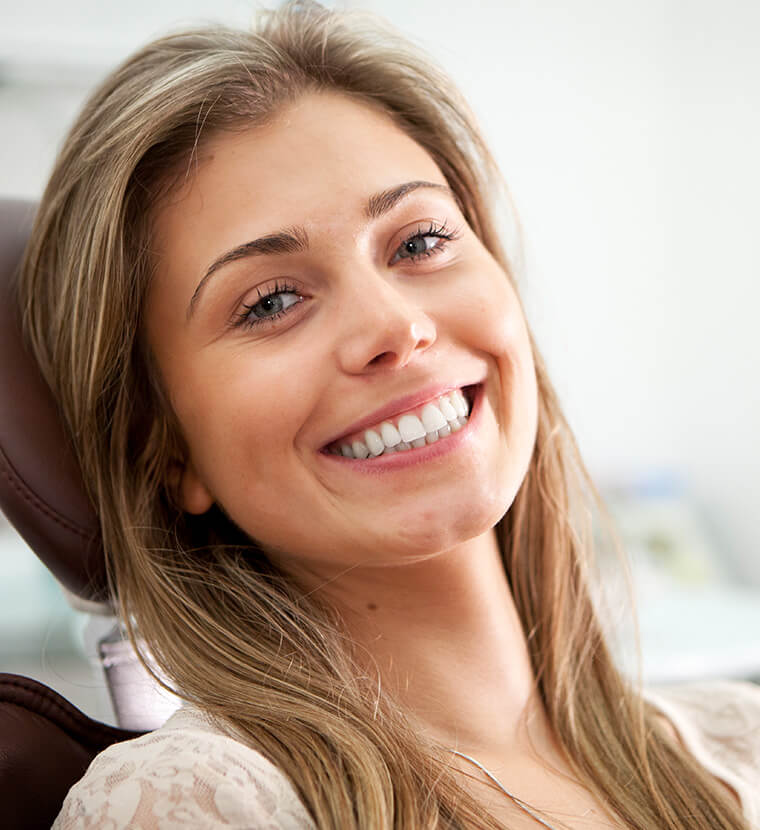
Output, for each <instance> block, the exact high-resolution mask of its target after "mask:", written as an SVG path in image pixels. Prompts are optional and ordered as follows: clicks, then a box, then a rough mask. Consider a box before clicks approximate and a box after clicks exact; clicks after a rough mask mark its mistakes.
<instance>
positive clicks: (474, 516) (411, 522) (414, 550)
mask: <svg viewBox="0 0 760 830" xmlns="http://www.w3.org/2000/svg"><path fill="white" fill-rule="evenodd" d="M510 492H511V491H510ZM478 495H479V496H480V498H478V497H476V496H474V495H471V496H470V498H468V499H466V500H461V501H459V502H458V503H457V504H454V505H451V504H446V505H441V504H437V505H435V506H421V507H420V508H419V509H417V510H415V511H413V512H412V513H408V514H407V513H404V512H399V513H398V514H396V515H395V516H389V517H388V521H387V523H385V525H384V536H385V537H386V539H387V541H386V542H385V545H384V546H385V548H386V549H387V550H397V551H399V552H402V551H403V556H404V557H406V556H413V557H428V556H434V555H436V554H439V553H442V552H443V551H447V550H452V549H453V548H456V547H458V546H459V545H462V544H464V543H466V542H468V541H470V540H471V539H475V538H477V537H479V536H482V535H483V534H484V533H487V532H488V531H490V530H492V529H493V528H494V527H495V525H496V524H497V523H498V522H499V521H500V520H501V518H502V517H503V516H504V514H505V513H506V512H507V510H508V509H509V507H510V504H511V500H509V499H508V498H507V495H508V493H507V488H503V489H502V490H501V491H500V492H499V493H498V494H497V493H494V492H493V491H492V492H490V494H487V493H479V494H478ZM389 531H391V533H390V538H388V536H389Z"/></svg>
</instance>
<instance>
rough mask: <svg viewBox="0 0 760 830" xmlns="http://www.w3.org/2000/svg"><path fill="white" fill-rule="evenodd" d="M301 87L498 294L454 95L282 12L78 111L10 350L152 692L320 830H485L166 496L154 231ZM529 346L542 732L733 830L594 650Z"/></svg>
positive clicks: (714, 787) (487, 167) (290, 614)
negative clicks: (375, 155) (199, 178)
mask: <svg viewBox="0 0 760 830" xmlns="http://www.w3.org/2000/svg"><path fill="white" fill-rule="evenodd" d="M313 89H332V90H336V91H339V92H342V93H344V94H346V95H350V96H355V97H356V98H357V99H359V100H362V101H364V102H371V103H372V104H373V105H374V106H377V107H380V108H381V109H382V110H384V111H385V112H387V113H388V114H389V115H390V116H391V117H392V118H393V119H394V120H395V122H396V124H397V125H398V126H399V127H400V128H401V129H402V130H404V131H405V132H406V133H408V134H409V135H410V136H411V137H412V138H414V139H415V141H417V142H418V143H419V144H420V145H421V146H422V147H423V148H424V149H425V150H427V151H428V153H429V154H430V155H431V156H432V158H433V159H434V161H435V162H436V163H437V164H438V166H439V167H440V169H441V171H442V172H443V173H444V175H445V177H446V179H447V181H448V182H449V184H450V186H451V187H452V189H453V190H454V192H455V193H456V196H457V198H458V199H459V201H460V203H461V205H462V209H463V212H464V214H465V217H466V219H467V221H468V222H469V223H470V225H471V226H472V228H473V229H474V231H475V232H476V233H477V234H478V236H479V237H480V239H481V240H482V241H483V243H484V244H485V246H486V247H487V248H488V249H489V251H490V252H491V253H492V254H493V256H494V257H495V258H496V259H497V260H498V261H499V262H500V263H501V264H502V266H503V267H504V270H505V273H506V274H507V278H509V279H512V280H513V279H514V278H513V275H512V271H511V268H510V263H509V261H508V259H507V256H506V252H505V251H504V250H502V245H501V242H500V233H499V231H498V229H497V227H496V218H495V217H496V215H497V207H498V205H499V204H500V203H501V202H500V199H502V196H501V194H500V192H498V191H497V190H496V189H495V188H496V187H497V183H498V182H500V178H499V174H498V172H497V170H496V165H495V163H494V161H493V159H492V158H491V156H490V154H489V152H488V150H487V148H486V146H485V145H484V142H483V140H482V138H481V137H480V134H479V133H478V131H477V129H476V128H475V126H474V123H475V121H474V119H473V117H472V115H471V113H470V112H469V110H468V108H467V106H466V104H465V102H464V101H463V99H462V98H461V96H460V95H459V94H458V93H457V92H456V91H455V90H454V89H453V88H452V86H451V83H450V81H449V80H448V79H447V78H446V77H445V76H444V75H442V74H441V72H440V71H439V70H438V69H437V68H436V67H435V66H434V65H432V64H431V63H430V62H428V61H427V60H426V59H425V58H423V57H422V56H421V55H420V54H419V53H418V52H417V51H416V50H415V49H413V48H411V47H410V46H409V44H408V43H407V42H406V41H404V40H403V39H401V38H400V37H399V36H398V35H396V34H395V33H394V32H393V31H392V30H390V29H389V28H388V27H386V26H384V25H383V24H381V23H380V22H378V21H377V20H375V19H373V18H370V17H368V16H366V15H361V14H356V13H341V14H338V13H334V12H328V11H326V10H324V9H322V8H321V7H319V6H317V5H316V4H314V3H308V2H295V3H289V4H286V5H285V6H284V7H282V8H281V9H279V10H278V11H275V12H268V13H265V14H263V15H262V16H261V18H260V20H259V21H258V24H257V26H256V28H255V31H253V32H252V33H244V32H234V31H231V30H228V29H224V28H210V29H204V30H198V31H193V32H186V33H181V34H176V35H172V36H169V37H166V38H163V39H161V40H159V41H156V42H155V43H153V44H150V45H149V46H147V47H145V48H144V49H143V50H141V51H140V52H139V53H137V54H136V55H134V56H133V57H132V58H130V59H129V60H128V61H127V62H126V63H125V64H124V65H122V66H121V67H120V68H119V69H117V70H116V71H115V72H114V73H113V74H112V75H111V76H110V77H109V78H108V79H107V80H106V81H105V82H104V83H103V84H102V85H101V87H100V88H99V89H98V90H97V91H96V92H95V93H94V94H93V96H92V98H91V99H90V101H89V102H88V104H87V106H86V107H85V109H84V111H83V112H82V114H81V116H80V117H79V119H78V121H77V122H76V123H75V125H74V126H73V128H72V130H71V133H70V135H69V137H68V139H67V140H66V142H65V144H64V147H63V150H62V152H61V155H60V157H59V159H58V161H57V163H56V166H55V169H54V171H53V174H52V176H51V179H50V183H49V185H48V188H47V190H46V192H45V194H44V197H43V199H42V202H41V204H40V208H39V212H38V215H37V219H36V224H35V228H34V231H33V234H32V240H31V243H30V245H29V248H28V250H27V253H26V257H25V262H24V267H23V270H22V274H21V279H20V285H19V289H20V297H21V304H22V311H23V315H24V323H25V331H26V334H27V338H28V341H29V344H30V347H31V349H32V350H33V352H34V354H35V356H36V359H37V361H38V362H39V364H40V366H41V368H42V371H43V373H44V375H45V377H46V380H47V382H48V383H49V385H50V387H51V389H52V390H53V392H54V394H55V396H56V398H57V400H58V401H59V402H60V405H61V410H62V413H63V416H64V419H65V421H66V424H67V427H68V429H69V431H70V434H71V436H72V441H73V444H74V446H75V449H76V452H77V455H78V458H79V460H80V463H81V466H82V470H83V474H84V478H85V481H86V483H87V485H88V488H89V492H90V496H91V498H92V501H93V503H94V504H95V505H96V508H97V511H98V515H99V516H100V520H101V526H102V531H103V538H104V543H105V549H106V551H107V564H108V570H109V575H110V577H109V578H110V581H111V591H112V595H113V598H114V602H115V604H116V605H117V606H118V610H119V614H120V617H121V618H122V620H123V621H124V623H125V625H126V627H127V630H128V632H129V635H130V638H131V639H132V640H133V642H134V644H135V647H136V648H137V649H138V651H141V650H145V652H146V654H147V653H148V652H149V653H150V655H151V657H152V659H154V660H155V661H156V663H157V665H158V667H159V669H160V672H161V675H162V678H163V679H162V680H161V682H163V683H167V684H169V685H170V687H171V688H172V690H173V691H174V692H175V693H177V694H179V695H180V696H181V697H183V698H184V699H186V700H188V701H191V702H193V703H195V704H197V705H198V706H200V707H202V708H203V709H204V710H205V711H207V712H208V713H209V714H210V715H211V716H213V717H214V718H215V719H216V720H217V721H218V723H219V724H220V726H222V727H223V728H225V729H227V730H231V731H232V732H233V733H234V734H235V735H236V736H237V737H238V738H239V739H240V740H242V741H244V742H246V743H248V744H249V745H251V746H253V747H254V748H256V749H258V750H259V751H261V752H262V753H263V754H264V755H265V756H266V757H267V758H269V759H270V760H271V761H272V762H273V763H274V764H275V765H276V766H277V767H279V768H280V769H281V770H282V771H283V772H284V773H285V774H286V775H287V776H288V777H289V778H290V780H291V781H292V783H293V785H294V787H295V788H296V791H297V792H298V794H299V796H300V798H301V800H302V801H303V803H304V805H305V806H306V808H307V810H308V811H309V813H310V814H311V816H312V817H313V819H314V821H315V822H316V824H317V826H318V827H324V828H341V830H343V828H357V830H358V829H359V828H362V829H364V830H369V829H370V828H371V829H372V830H376V828H398V829H399V830H400V828H410V827H415V828H416V827H420V828H436V827H451V828H455V827H460V828H464V827H482V828H498V827H500V826H501V825H500V824H499V823H498V822H497V821H496V820H495V819H493V818H491V817H490V816H488V815H487V814H484V813H483V811H482V809H481V808H480V807H479V805H478V804H477V803H476V801H475V800H474V799H473V798H472V796H471V795H469V793H468V792H467V791H466V790H465V789H464V788H463V787H462V786H460V784H459V783H458V781H457V778H456V777H455V775H454V773H453V768H452V767H451V759H450V758H446V757H444V756H442V755H441V754H439V753H437V752H436V751H435V749H434V748H433V747H430V746H427V745H425V744H423V743H422V742H421V741H420V740H419V739H418V737H417V736H416V735H415V734H414V732H413V730H412V729H411V727H410V725H409V722H408V721H407V718H406V717H405V714H404V712H403V711H402V710H401V708H400V707H399V706H397V705H396V704H395V703H394V702H393V700H391V699H390V698H389V697H388V696H387V695H386V694H384V693H383V692H382V690H380V689H379V688H378V685H377V680H376V678H374V677H372V676H369V675H367V673H366V672H365V671H364V670H363V669H361V668H360V666H359V663H358V662H357V660H356V659H355V658H354V656H353V653H352V644H351V643H350V641H349V640H348V638H347V635H346V633H345V631H344V630H343V627H342V624H341V621H340V618H339V616H338V615H337V614H336V612H335V611H334V610H333V609H331V608H329V607H326V606H324V605H322V604H320V603H319V602H318V601H317V600H316V599H315V598H314V597H313V596H306V597H305V596H303V595H301V594H300V593H299V592H298V591H297V590H296V589H295V587H294V586H293V585H292V584H291V583H290V582H289V580H287V579H286V578H285V577H284V575H283V574H282V573H280V572H279V571H278V569H277V568H276V567H275V566H274V565H273V564H272V563H271V562H270V561H269V560H268V558H267V557H266V555H265V554H264V552H263V551H261V550H258V549H257V548H256V547H255V545H253V544H252V543H251V541H250V540H249V539H247V538H246V537H245V536H244V535H243V534H242V532H241V531H240V530H239V529H238V528H236V527H235V526H234V525H233V524H232V522H231V521H230V520H229V519H228V518H227V517H226V516H225V515H224V513H223V512H222V511H221V510H220V509H218V508H212V511H211V512H210V514H209V515H207V516H204V517H202V518H201V519H199V518H197V517H192V516H189V515H185V514H182V513H181V511H179V510H178V508H177V506H176V500H175V498H174V495H173V493H172V490H171V487H170V486H168V483H167V482H168V481H169V478H170V474H169V471H170V469H171V465H172V464H173V463H175V462H176V460H177V459H178V458H182V457H183V455H184V454H185V452H186V448H185V447H184V444H183V439H182V436H181V433H180V430H179V427H178V424H177V423H176V419H175V418H174V416H173V414H172V412H171V407H170V406H169V403H168V401H167V399H166V396H165V395H164V393H163V391H162V387H161V382H160V378H159V376H158V371H157V369H156V367H155V366H153V365H152V361H151V356H150V353H149V350H148V349H147V346H146V344H145V342H144V340H143V338H142V336H141V331H142V308H143V303H144V299H145V295H146V291H147V289H148V285H149V284H150V279H151V275H152V269H153V267H154V264H153V258H152V250H151V222H150V218H151V215H152V212H153V210H154V209H155V206H156V204H157V203H158V202H159V200H160V199H161V198H162V196H164V195H165V194H166V193H167V192H168V191H170V190H171V189H172V187H173V186H174V184H175V183H176V182H177V181H181V180H182V179H183V177H186V176H188V175H190V174H191V171H192V165H193V164H194V161H195V159H196V158H197V150H198V147H199V145H200V143H201V142H202V141H203V140H204V137H205V136H207V135H211V134H214V133H215V132H218V131H221V130H235V129H240V128H242V127H245V126H250V125H253V124H261V123H265V122H266V120H267V119H269V118H271V117H272V116H273V114H275V113H276V112H277V110H278V109H279V108H281V107H282V106H284V105H285V104H286V103H288V102H290V101H293V100H295V99H296V98H297V97H298V96H299V95H302V94H304V92H306V91H309V90H313ZM489 199H490V200H489ZM531 345H532V348H533V354H534V362H535V367H536V377H537V382H538V392H539V423H538V433H537V438H536V446H535V450H534V454H533V458H532V460H531V463H530V467H529V470H528V472H527V475H526V477H525V480H524V481H523V483H522V486H521V487H520V490H519V492H518V494H517V496H516V498H515V501H514V503H513V505H512V506H511V508H510V510H509V511H508V513H507V514H506V515H505V516H504V518H503V519H502V520H501V522H500V523H499V525H498V528H497V529H498V538H499V543H500V546H501V551H502V556H503V561H504V566H505V570H506V573H507V576H508V578H509V581H510V586H511V589H512V592H513V595H514V598H515V602H516V606H517V609H518V612H519V615H520V618H521V621H522V625H523V628H524V631H525V633H526V636H527V640H528V646H529V650H530V654H531V658H532V661H533V666H534V669H535V672H536V677H537V682H538V689H539V692H540V695H541V698H542V700H543V703H544V705H545V707H546V711H547V713H548V717H549V720H550V723H551V725H552V727H553V729H554V730H555V732H556V734H557V736H558V738H559V740H560V743H561V745H562V747H563V748H564V750H565V752H566V754H567V757H568V759H569V760H570V762H571V764H572V766H573V767H574V769H575V771H576V773H577V774H578V776H579V777H580V779H581V780H582V781H584V782H585V783H586V784H587V785H588V786H589V787H590V788H592V789H593V790H594V791H595V792H597V793H599V794H600V795H601V796H602V797H603V799H604V800H605V802H606V803H607V804H608V805H609V806H610V808H611V809H612V810H614V812H615V813H616V814H617V815H619V816H620V817H621V819H622V821H623V822H624V823H625V825H626V826H629V827H631V828H637V830H651V828H652V827H659V828H668V830H687V828H688V830H715V828H722V829H723V830H729V829H730V830H738V828H743V827H745V822H744V820H743V819H742V816H741V813H740V810H739V808H738V806H737V805H736V804H735V803H734V802H733V801H732V800H731V799H730V798H729V797H728V796H727V795H726V793H725V792H724V791H723V789H722V788H721V787H720V785H719V784H717V783H716V782H715V781H714V780H713V779H712V778H711V777H710V776H709V775H708V774H707V773H706V772H705V771H704V770H703V769H702V768H701V767H700V765H699V764H698V763H697V762H696V761H695V760H694V759H693V758H692V757H691V756H690V755H689V754H688V753H687V752H686V751H685V750H684V749H683V748H682V747H681V746H680V745H679V744H678V743H677V742H675V741H673V740H672V739H671V738H670V737H669V736H668V735H667V733H666V732H665V731H664V730H663V729H662V728H661V727H660V725H659V723H658V720H657V718H656V716H655V712H654V711H652V710H651V709H650V707H648V706H647V705H646V704H645V703H644V702H643V700H642V697H641V695H640V694H639V692H638V691H637V690H636V689H635V688H634V687H633V686H632V685H631V684H630V683H629V682H628V681H627V680H626V679H625V678H624V677H623V676H622V675H621V674H620V672H619V671H618V669H617V667H616V665H615V662H614V660H613V657H612V655H611V654H610V652H609V649H608V647H607V644H606V639H605V635H604V632H603V630H602V627H601V625H600V622H599V619H598V615H597V613H596V611H595V609H594V606H593V603H592V600H591V596H590V591H589V585H588V582H589V573H590V571H591V568H592V562H593V541H592V534H591V529H590V523H591V520H592V519H591V517H592V510H596V511H597V512H599V513H600V514H605V510H604V505H603V502H602V499H601V498H600V496H599V494H598V492H597V491H596V488H595V487H594V485H593V483H592V481H591V479H590V477H589V476H588V473H587V472H586V469H585V467H584V465H583V462H582V460H581V457H580V453H579V451H578V448H577V446H576V444H575V441H574V439H573V436H572V433H571V430H570V428H569V426H568V424H567V422H566V420H565V418H564V416H563V414H562V411H561V407H560V404H559V401H558V399H557V396H556V394H555V392H554V389H553V387H552V385H551V383H550V380H549V378H548V373H547V370H546V367H545V364H544V362H543V360H542V359H541V356H540V354H539V351H538V348H537V346H536V343H535V341H534V339H533V337H532V336H531ZM146 390H148V391H147V394H145V393H146ZM140 393H143V394H140ZM138 402H140V403H138ZM210 676H214V677H215V678H217V680H216V682H215V683H214V684H213V685H212V686H210V685H209V684H208V683H207V682H205V681H204V679H205V678H208V677H210ZM167 678H168V680H167ZM231 701H234V703H231Z"/></svg>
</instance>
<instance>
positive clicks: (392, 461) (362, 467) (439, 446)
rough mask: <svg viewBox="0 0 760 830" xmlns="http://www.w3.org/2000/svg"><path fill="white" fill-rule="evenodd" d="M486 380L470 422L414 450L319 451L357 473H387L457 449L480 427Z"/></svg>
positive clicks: (477, 390) (476, 395)
mask: <svg viewBox="0 0 760 830" xmlns="http://www.w3.org/2000/svg"><path fill="white" fill-rule="evenodd" d="M483 388H484V386H483V384H482V383H481V384H479V385H478V386H477V388H476V389H475V398H474V400H473V402H472V406H471V407H470V414H469V416H468V418H467V423H466V424H465V425H464V426H463V427H462V428H461V429H459V430H457V431H456V432H452V433H451V435H448V436H446V438H439V439H438V440H437V441H436V442H435V443H433V444H425V446H424V447H414V448H413V449H411V450H402V451H400V452H392V453H389V454H388V455H385V454H383V455H378V456H376V457H375V458H346V457H345V456H344V455H333V454H332V453H327V452H320V453H319V455H321V456H323V457H324V459H325V460H326V461H327V462H328V463H332V464H340V465H341V466H342V467H345V468H346V469H351V470H356V472H358V473H372V472H377V473H385V472H390V471H392V470H401V469H404V468H405V467H416V466H417V465H419V464H425V463H426V462H429V461H433V460H435V459H436V458H441V457H443V456H445V455H448V454H449V453H450V452H454V451H455V450H457V449H459V448H460V447H462V446H464V445H465V444H468V443H469V442H470V441H471V440H472V437H473V435H474V434H475V430H477V428H478V425H479V423H480V418H481V414H480V413H481V410H482V408H483V406H482V401H483Z"/></svg>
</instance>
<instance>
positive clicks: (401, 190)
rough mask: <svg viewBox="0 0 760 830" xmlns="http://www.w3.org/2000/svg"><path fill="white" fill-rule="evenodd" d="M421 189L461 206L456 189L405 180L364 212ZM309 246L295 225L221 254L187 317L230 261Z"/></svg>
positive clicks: (383, 208)
mask: <svg viewBox="0 0 760 830" xmlns="http://www.w3.org/2000/svg"><path fill="white" fill-rule="evenodd" d="M421 188H430V189H434V190H438V191H441V192H443V193H446V194H447V195H448V196H450V197H451V198H452V199H453V200H454V202H456V204H457V205H458V204H459V200H458V199H457V197H456V194H455V193H454V191H453V190H452V189H451V188H450V187H448V186H447V185H445V184H437V183H436V182H426V181H413V182H404V183H403V184H399V185H396V187H390V188H388V189H387V190H383V191H381V192H380V193H375V194H374V195H372V196H370V197H369V199H368V200H367V204H366V206H365V208H364V215H365V216H366V217H367V218H368V219H371V220H375V219H379V218H380V217H381V216H383V215H384V214H386V213H388V212H389V211H391V210H393V208H394V207H395V206H396V205H397V204H398V203H399V202H400V201H401V200H402V199H403V198H404V197H405V196H408V195H409V194H410V193H413V192H414V191H415V190H420V189H421ZM308 247H309V237H308V234H307V233H306V230H305V229H304V228H302V227H299V226H293V227H290V228H285V229H284V230H281V231H276V232H275V233H268V234H266V236H260V237H258V239H252V240H251V241H250V242H244V243H243V244H242V245H237V246H236V247H234V248H232V249H230V250H229V251H226V252H225V253H223V254H222V255H221V256H219V257H217V258H216V259H215V260H214V261H213V262H212V263H211V265H209V267H208V268H207V269H206V273H205V274H204V275H203V277H202V278H201V281H200V282H199V283H198V286H197V287H196V289H195V291H194V292H193V296H192V297H191V298H190V305H188V307H187V319H188V320H189V319H190V317H191V316H192V314H193V311H194V310H195V306H196V304H197V302H198V298H199V296H200V294H201V291H202V290H203V288H204V286H205V285H206V283H207V282H208V281H209V279H210V278H211V277H212V276H213V274H214V273H216V272H217V271H218V270H219V269H220V268H223V267H224V266H225V265H228V264H229V263H230V262H236V261H237V260H239V259H247V258H248V257H254V256H272V255H282V254H295V253H300V252H301V251H305V250H307V249H308Z"/></svg>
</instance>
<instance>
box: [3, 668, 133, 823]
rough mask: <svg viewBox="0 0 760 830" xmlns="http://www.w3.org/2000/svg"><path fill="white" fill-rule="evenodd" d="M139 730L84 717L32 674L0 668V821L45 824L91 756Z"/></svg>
mask: <svg viewBox="0 0 760 830" xmlns="http://www.w3.org/2000/svg"><path fill="white" fill-rule="evenodd" d="M140 734H143V733H141V732H132V731H128V730H126V729H117V728H116V727H114V726H107V725H106V724H103V723H99V722H98V721H94V720H92V719H90V718H88V717H87V716H86V715H84V714H83V713H82V712H80V711H79V709H77V708H76V707H75V706H72V705H71V704H70V703H69V702H68V701H67V700H65V699H64V698H62V697H61V696H60V695H59V694H58V693H57V692H54V691H53V690H52V689H48V688H47V687H46V686H43V685H42V684H41V683H38V682H37V681H36V680H30V679H29V678H27V677H21V676H19V675H15V674H0V805H2V806H0V816H1V818H0V824H2V826H3V827H8V828H11V827H12V828H13V829H14V830H43V828H44V830H48V829H49V828H50V825H51V824H52V823H53V820H54V819H55V817H56V815H57V814H58V812H59V811H60V809H61V804H62V803H63V799H64V798H65V797H66V793H67V792H68V790H69V788H70V787H71V786H72V785H73V784H75V783H76V782H77V781H78V780H79V779H80V778H81V777H82V776H83V775H84V773H85V770H86V769H87V767H88V766H89V764H90V761H92V759H93V758H94V756H95V755H96V754H97V753H98V752H100V751H101V750H103V749H105V748H106V747H107V746H109V745H110V744H112V743H115V742H116V741H124V740H127V739H129V738H134V737H137V736H138V735H140Z"/></svg>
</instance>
